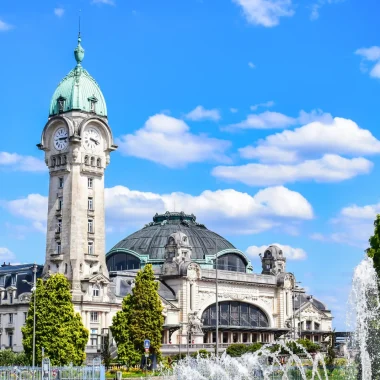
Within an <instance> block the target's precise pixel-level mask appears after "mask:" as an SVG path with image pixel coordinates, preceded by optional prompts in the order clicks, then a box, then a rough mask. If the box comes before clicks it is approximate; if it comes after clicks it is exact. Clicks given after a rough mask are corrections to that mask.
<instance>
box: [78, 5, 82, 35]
mask: <svg viewBox="0 0 380 380" xmlns="http://www.w3.org/2000/svg"><path fill="white" fill-rule="evenodd" d="M81 12H82V10H81V9H79V28H78V29H79V32H78V38H80V13H81Z"/></svg>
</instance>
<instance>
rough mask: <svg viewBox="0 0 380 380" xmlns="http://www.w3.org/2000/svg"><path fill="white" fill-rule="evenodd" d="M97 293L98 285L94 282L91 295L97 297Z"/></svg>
mask: <svg viewBox="0 0 380 380" xmlns="http://www.w3.org/2000/svg"><path fill="white" fill-rule="evenodd" d="M99 295H100V288H99V285H96V284H94V285H93V287H92V296H93V297H99Z"/></svg>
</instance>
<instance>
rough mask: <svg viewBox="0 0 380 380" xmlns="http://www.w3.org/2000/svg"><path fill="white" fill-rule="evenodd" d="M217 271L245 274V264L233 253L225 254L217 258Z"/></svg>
mask: <svg viewBox="0 0 380 380" xmlns="http://www.w3.org/2000/svg"><path fill="white" fill-rule="evenodd" d="M214 268H215V264H214ZM218 269H221V270H229V271H232V272H245V263H244V260H243V259H242V257H241V256H239V255H236V254H235V253H227V254H226V255H223V256H219V257H218Z"/></svg>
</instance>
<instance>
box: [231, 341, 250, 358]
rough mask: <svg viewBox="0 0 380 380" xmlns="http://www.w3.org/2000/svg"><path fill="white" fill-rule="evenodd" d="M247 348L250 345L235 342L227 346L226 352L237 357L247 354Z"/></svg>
mask: <svg viewBox="0 0 380 380" xmlns="http://www.w3.org/2000/svg"><path fill="white" fill-rule="evenodd" d="M247 348H248V346H247V345H246V344H242V343H234V344H231V345H229V346H228V347H227V350H226V353H227V354H228V355H230V356H232V357H233V358H236V357H238V356H242V355H243V354H245V353H246V352H247Z"/></svg>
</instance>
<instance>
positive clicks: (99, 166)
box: [96, 158, 102, 168]
mask: <svg viewBox="0 0 380 380" xmlns="http://www.w3.org/2000/svg"><path fill="white" fill-rule="evenodd" d="M96 166H97V167H98V168H101V167H102V160H101V159H100V158H98V159H97V160H96Z"/></svg>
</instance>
